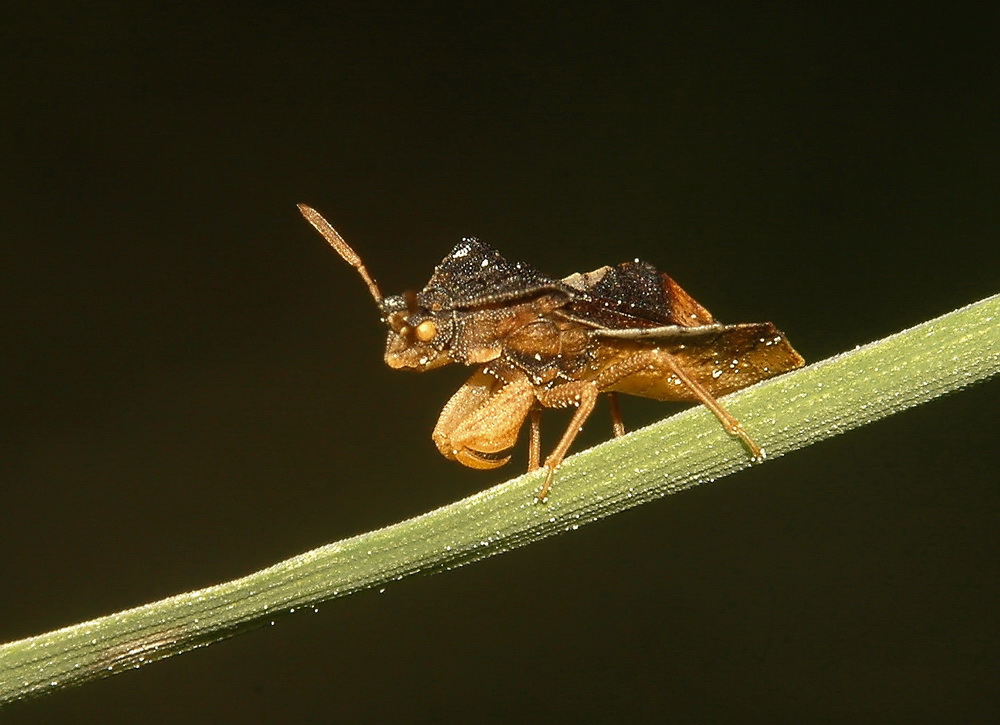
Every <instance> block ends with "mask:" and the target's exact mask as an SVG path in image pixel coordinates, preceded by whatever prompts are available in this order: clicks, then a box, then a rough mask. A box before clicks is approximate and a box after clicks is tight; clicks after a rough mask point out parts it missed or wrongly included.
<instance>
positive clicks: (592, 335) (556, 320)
mask: <svg viewBox="0 0 1000 725" xmlns="http://www.w3.org/2000/svg"><path fill="white" fill-rule="evenodd" d="M299 210H300V211H301V212H302V215H303V216H304V217H305V218H306V219H307V220H308V221H309V222H310V223H311V224H312V225H313V226H314V227H315V228H316V230H317V231H319V233H320V234H321V235H323V237H324V238H325V239H326V241H327V242H329V244H330V246H332V247H333V248H334V249H335V250H336V251H337V253H338V254H340V256H341V257H343V258H344V260H345V261H346V262H347V263H348V264H350V265H351V266H353V267H354V268H355V269H356V270H357V271H358V273H359V274H360V275H361V278H362V279H363V280H364V281H365V284H367V285H368V291H369V292H370V293H371V295H372V297H373V298H374V299H375V303H376V304H377V305H378V307H379V311H380V313H381V316H382V321H383V322H384V323H385V324H386V325H387V326H388V328H389V334H388V339H387V340H386V348H385V361H386V363H387V364H388V365H389V367H391V368H405V369H410V370H419V371H424V370H432V369H434V368H438V367H441V366H442V365H447V364H449V363H461V364H464V365H476V366H479V367H478V369H477V370H476V372H474V373H473V374H472V377H470V378H469V379H468V381H467V382H466V383H465V384H464V385H463V386H462V387H461V388H459V390H458V392H456V393H455V394H454V395H453V396H452V398H451V400H449V401H448V403H447V404H446V405H445V406H444V410H443V411H442V412H441V416H440V418H439V419H438V421H437V425H436V426H435V427H434V432H433V433H432V438H433V440H434V443H435V444H436V445H437V448H438V450H439V451H440V452H441V454H442V455H444V456H445V458H448V459H451V460H455V461H458V462H459V463H462V464H464V465H466V466H469V467H471V468H478V469H490V468H497V467H499V466H502V465H504V464H505V463H507V462H508V461H509V460H510V457H511V449H512V448H513V446H514V444H515V442H516V440H517V436H518V433H519V431H520V430H521V428H522V427H523V426H524V423H525V421H526V420H528V421H529V422H530V433H529V446H528V451H529V452H528V470H529V471H533V470H536V469H538V468H540V467H541V466H542V465H544V467H545V468H547V469H548V473H547V475H546V478H545V481H544V483H543V484H542V487H541V489H540V490H539V491H538V494H537V495H538V498H539V499H540V500H545V499H546V497H547V496H548V493H549V490H550V488H551V486H552V479H553V474H554V472H555V470H556V468H558V467H559V464H560V463H561V462H562V460H563V458H564V457H565V456H566V453H567V451H568V450H569V448H570V446H571V445H572V443H573V439H574V438H576V435H577V433H579V431H580V429H581V428H582V426H583V423H584V421H586V420H587V418H588V417H589V416H590V414H591V412H592V411H593V409H594V404H595V403H596V402H597V399H598V396H599V395H600V394H601V393H606V394H607V395H608V398H609V401H610V409H611V420H612V427H613V430H614V434H615V435H616V436H621V435H624V433H625V426H624V424H623V423H622V417H621V411H620V408H619V405H618V399H617V394H618V393H627V394H629V395H637V396H642V397H646V398H653V399H656V400H676V401H690V402H699V403H702V404H703V405H705V406H706V407H707V408H708V409H709V410H710V411H711V412H712V413H714V414H715V416H716V417H717V418H718V419H719V421H720V422H721V423H722V425H723V426H724V427H725V429H726V430H727V431H729V433H730V434H732V435H734V436H736V437H738V438H739V439H740V440H742V441H743V444H744V445H745V446H746V448H747V449H748V450H749V452H750V454H751V455H752V456H753V458H754V459H756V460H759V459H761V458H763V455H764V454H763V451H762V450H761V448H760V446H758V445H757V444H756V443H755V442H754V441H753V439H752V438H751V437H750V436H749V435H748V434H747V433H746V432H745V431H744V430H743V428H742V427H741V426H740V424H739V422H738V421H737V420H736V419H735V418H734V417H733V416H732V415H731V414H730V413H729V412H728V411H727V410H726V409H725V408H723V407H722V405H721V404H720V403H719V402H718V401H717V400H716V397H718V396H721V395H725V394H726V393H731V392H733V391H735V390H739V389H740V388H745V387H747V386H748V385H752V384H753V383H756V382H758V381H760V380H764V379H766V378H770V377H772V376H774V375H778V374H779V373H783V372H786V371H788V370H793V369H795V368H798V367H800V366H801V365H802V364H803V360H802V357H801V356H800V355H799V354H798V353H797V352H796V351H795V350H794V349H793V348H792V346H791V345H790V344H789V342H788V340H787V339H786V338H785V336H784V334H783V333H782V332H780V331H779V330H777V329H776V328H775V326H774V325H773V324H772V323H770V322H759V323H747V324H737V325H723V324H721V323H719V322H716V320H715V318H713V317H712V315H711V314H710V313H709V312H708V310H706V309H705V308H704V307H702V306H701V305H700V304H698V303H697V302H695V300H694V299H693V298H692V297H691V296H690V295H689V294H687V293H686V292H685V291H684V290H683V289H681V287H680V286H679V285H678V284H677V283H676V282H674V281H673V279H671V278H670V277H669V276H667V275H666V274H664V273H663V272H659V271H657V270H656V268H655V267H653V266H652V265H651V264H648V263H645V262H640V261H638V260H636V261H634V262H624V263H622V264H619V265H617V266H615V267H601V268H600V269H596V270H594V271H593V272H587V273H582V274H571V275H570V276H568V277H565V278H563V279H554V278H551V277H548V276H546V275H544V274H542V273H541V272H538V271H537V270H535V269H533V268H532V267H530V266H528V265H527V264H524V263H523V262H511V261H509V260H507V259H505V258H504V257H503V256H502V255H501V254H500V253H499V252H498V251H496V250H495V249H493V248H492V247H490V246H488V245H487V244H484V243H483V242H481V241H479V240H478V239H475V238H466V239H463V240H462V241H461V242H460V243H459V244H458V245H456V246H455V248H454V249H452V250H451V252H449V253H448V255H447V256H446V257H445V258H444V259H443V260H442V261H441V263H440V264H439V265H438V266H437V267H436V268H435V270H434V274H433V276H432V277H431V279H430V281H429V282H428V283H427V285H426V286H425V287H424V288H423V290H421V291H420V292H406V293H405V294H402V295H395V296H392V297H385V296H383V294H382V292H381V290H380V289H379V287H378V284H376V282H375V280H374V279H373V278H372V276H371V275H370V274H369V273H368V270H367V269H366V268H365V266H364V264H363V263H362V262H361V258H360V257H359V256H358V255H357V254H356V253H355V252H354V250H353V249H351V248H350V247H349V246H348V245H347V243H346V242H345V241H344V240H343V238H342V237H341V236H340V235H339V234H338V233H337V232H336V230H335V229H334V228H333V227H332V226H330V224H329V222H327V221H326V219H324V218H323V217H322V216H321V215H320V214H319V213H318V212H317V211H315V210H314V209H312V208H310V207H308V206H306V205H304V204H300V205H299ZM543 408H575V409H576V410H575V411H574V413H573V416H572V419H571V420H570V423H569V426H568V427H567V428H566V430H565V432H564V433H563V435H562V438H561V439H560V440H559V442H558V444H557V445H556V447H555V448H554V449H553V450H552V452H551V453H550V454H549V455H548V457H547V458H546V459H545V462H544V464H542V463H541V436H540V421H541V411H542V409H543Z"/></svg>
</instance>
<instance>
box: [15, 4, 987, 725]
mask: <svg viewBox="0 0 1000 725" xmlns="http://www.w3.org/2000/svg"><path fill="white" fill-rule="evenodd" d="M691 5H694V4H690V3H684V4H680V3H676V4H667V5H662V6H661V7H660V8H659V9H657V10H650V9H640V7H641V6H638V5H636V6H632V5H627V4H625V5H623V4H611V3H608V4H597V3H559V4H553V3H508V4H502V6H500V7H487V6H486V5H485V4H482V3H468V4H464V5H462V4H459V5H445V4H437V3H436V4H422V3H361V2H359V3H343V2H341V3H337V2H333V3H315V4H313V3H297V4H278V3H275V4H274V5H273V6H269V5H268V4H266V3H258V4H256V5H250V4H246V5H242V6H241V5H237V4H232V6H231V7H230V8H229V9H222V8H221V7H218V6H211V5H209V6H203V5H195V4H192V5H190V6H185V5H183V4H181V5H178V4H173V3H171V4H153V3H144V2H131V3H88V4H80V3H44V4H39V3H17V4H7V5H6V6H5V13H4V14H5V16H6V19H5V21H4V23H3V26H2V28H0V40H2V50H0V53H2V58H3V60H2V63H3V66H4V67H3V68H0V71H2V72H0V92H2V98H3V113H2V114H0V153H2V169H3V171H2V173H0V184H2V190H0V191H2V200H3V201H2V204H0V244H2V246H0V252H2V264H0V303H2V309H3V311H4V312H3V325H2V328H0V331H2V340H0V344H2V352H3V359H2V363H0V372H2V381H3V383H2V384H3V399H2V403H0V406H2V408H0V409H2V413H3V415H2V426H3V428H2V435H0V466H2V470H3V477H2V484H0V485H2V487H3V488H2V501H3V504H2V509H0V530H2V531H3V536H2V546H0V555H2V560H0V581H2V584H0V588H2V594H0V640H9V639H14V638H20V637H24V636H28V635H32V634H36V633H39V632H42V631H45V630H48V629H51V628H54V627H57V626H62V625H67V624H72V623H75V622H78V621H81V620H83V619H86V618H91V617H95V616H98V615H102V614H106V613H109V612H112V611H116V610H119V609H122V608H125V607H129V606H133V605H137V604H141V603H144V602H147V601H152V600H155V599H159V598H162V597H165V596H168V595H170V594H175V593H178V592H181V591H185V590H189V589H193V588H197V587H201V586H205V585H208V584H212V583H216V582H220V581H224V580H227V579H231V578H234V577H236V576H239V575H242V574H245V573H248V572H250V571H253V570H256V569H258V568H261V567H263V566H265V565H268V564H271V563H274V562H276V561H278V560H280V559H283V558H285V557H288V556H290V555H293V554H296V553H299V552H301V551H304V550H306V549H309V548H312V547H315V546H318V545H320V544H323V543H326V542H330V541H333V540H336V539H338V538H342V537H344V536H348V535H353V534H356V533H360V532H363V531H366V530H369V529H372V528H374V527H378V526H382V525H385V524H389V523H392V522H395V521H398V520H400V519H402V518H406V517H409V516H411V515H415V514H418V513H421V512H424V511H426V510H428V509H430V508H432V507H436V506H438V505H441V504H444V503H447V502H449V501H452V500H454V499H457V498H459V497H461V496H464V495H467V494H470V493H472V492H474V491H476V490H479V489H481V488H485V487H486V486H488V485H490V484H492V483H495V482H498V481H502V480H505V479H506V478H507V477H509V476H510V475H512V474H513V473H515V472H516V471H517V469H519V468H520V467H521V466H522V465H523V460H522V459H521V458H519V459H516V463H515V464H514V465H513V466H512V467H511V468H509V469H506V470H500V471H495V472H492V473H482V472H476V471H472V470H468V469H464V468H462V467H460V466H458V465H456V464H453V463H449V462H448V461H445V460H444V459H443V458H441V457H440V456H439V455H438V454H437V452H436V450H435V448H434V446H433V445H432V443H431V442H430V439H429V435H430V431H431V428H432V426H433V424H434V420H435V418H436V416H437V414H438V412H439V410H440V408H441V406H442V405H443V403H444V401H445V400H446V399H447V397H448V396H449V395H450V394H451V393H452V391H453V390H454V389H455V388H456V387H457V386H458V385H459V384H460V383H461V381H462V380H463V379H464V377H465V376H466V375H467V374H468V373H467V371H465V370H459V369H446V370H441V371H437V372H435V373H432V374H428V375H425V376H416V375H411V374H404V373H397V372H393V371H390V370H389V369H387V368H385V367H384V366H383V365H382V363H381V348H382V339H383V332H382V329H381V328H380V326H379V324H378V320H377V317H376V314H375V310H374V307H373V305H372V303H371V300H370V299H369V298H368V297H367V295H366V292H365V290H364V287H363V285H362V284H361V283H360V281H359V280H358V279H357V276H356V275H355V273H354V272H353V271H351V270H350V268H348V267H347V266H346V265H345V264H344V263H343V262H341V261H340V260H339V259H338V258H337V257H336V256H335V255H333V254H332V253H331V251H330V250H329V249H328V248H327V246H326V245H325V244H324V243H323V241H322V240H321V239H320V238H319V237H318V236H317V235H316V234H315V233H314V232H313V231H312V229H311V228H309V227H308V226H307V225H306V224H305V222H304V221H303V220H302V219H301V218H300V217H299V215H298V213H297V211H296V209H295V206H294V204H295V202H299V201H305V202H308V203H310V204H312V205H314V206H316V207H317V208H318V209H319V210H321V211H322V212H323V213H324V214H326V215H327V217H328V218H329V219H330V220H331V221H332V222H333V223H334V224H335V225H336V226H337V227H338V229H339V230H340V231H341V232H342V233H343V235H344V236H345V237H346V238H347V239H348V240H349V241H350V242H351V244H352V245H354V246H355V248H356V249H357V250H358V251H359V252H360V253H361V255H362V256H363V257H364V259H365V260H366V261H367V263H368V264H369V266H370V268H371V270H372V271H373V274H374V275H375V276H376V278H377V279H378V280H379V281H380V282H381V283H382V286H383V288H384V289H385V290H386V291H387V292H398V291H401V290H403V289H405V288H407V287H415V286H420V285H422V284H423V282H424V281H425V280H426V279H427V277H428V276H429V274H430V272H431V269H432V268H433V265H434V264H435V263H436V262H437V261H438V260H439V259H440V258H441V256H443V254H444V253H445V252H446V251H447V250H448V249H449V248H450V247H451V246H452V245H453V244H454V243H455V242H456V241H457V240H458V239H459V238H460V237H462V236H464V235H471V234H475V235H478V236H480V237H481V238H483V239H484V240H486V241H489V242H492V243H493V244H495V245H496V246H498V247H499V248H501V249H502V250H503V251H504V252H505V253H506V254H508V255H509V256H510V257H511V258H513V259H523V260H525V261H528V262H530V263H532V264H534V265H535V266H537V267H538V268H540V269H542V270H544V271H546V272H549V273H552V274H555V275H564V274H568V273H570V272H573V271H583V270H590V269H593V268H595V267H598V266H600V265H602V264H607V263H614V262H618V261H622V260H625V259H631V258H633V257H636V256H638V257H642V258H644V259H648V260H650V261H652V262H654V263H656V264H657V265H658V266H660V267H661V268H663V269H666V270H668V271H669V272H670V273H671V274H672V275H673V276H674V277H675V278H676V279H678V280H679V281H680V282H681V284H683V285H684V286H685V287H686V288H687V289H688V291H690V292H691V293H692V294H693V295H694V296H695V297H696V298H697V299H698V300H700V301H701V302H703V303H704V304H705V305H706V306H707V307H709V309H711V310H712V311H713V312H714V313H715V314H716V316H718V317H719V318H720V319H722V320H725V321H732V322H737V321H759V320H774V321H775V322H776V323H777V324H778V325H779V326H780V327H781V328H783V329H784V330H785V331H786V332H787V333H788V334H789V336H790V337H791V339H792V340H793V342H794V343H795V345H796V346H797V347H798V349H799V350H800V351H801V352H802V353H803V355H805V357H806V358H807V359H808V360H810V361H813V360H818V359H822V358H824V357H827V356H829V355H831V354H834V353H837V352H841V351H844V350H847V349H850V348H852V347H853V346H855V345H857V344H861V343H865V342H868V341H870V340H873V339H876V338H879V337H882V336H885V335H887V334H890V333H893V332H896V331H898V330H900V329H902V328H904V327H908V326H910V325H913V324H916V323H919V322H921V321H923V320H925V319H928V318H930V317H933V316H936V315H939V314H943V313H945V312H948V311H950V310H952V309H954V308H956V307H959V306H962V305H965V304H967V303H970V302H973V301H975V300H977V299H980V298H982V297H984V296H987V295H989V294H992V293H995V292H997V269H998V264H997V263H998V254H997V252H996V248H997V247H996V245H997V236H996V230H997V228H998V212H997V209H998V204H997V198H998V193H1000V172H998V168H1000V154H998V152H1000V142H998V139H1000V122H998V114H997V106H996V102H997V97H998V91H1000V83H998V71H1000V63H998V60H997V58H998V56H997V52H996V49H997V47H998V41H1000V37H998V33H997V20H998V18H997V17H996V14H995V11H993V13H994V14H992V15H986V14H982V15H979V14H962V13H960V12H959V11H956V10H947V11H937V12H934V11H926V10H921V9H919V7H918V6H912V5H911V6H907V7H906V10H905V12H903V13H896V12H890V11H888V10H886V11H884V12H880V11H873V10H870V9H869V10H863V11H861V10H858V9H857V8H855V9H852V10H847V9H844V10H843V11H831V12H822V11H817V10H794V11H781V12H778V11H775V10H773V9H762V8H754V9H750V8H743V9H741V10H734V9H733V8H731V7H729V6H728V5H721V6H713V5H702V4H697V5H698V7H696V8H692V7H690V6H691ZM627 402H629V403H630V404H629V405H628V406H626V416H627V418H628V420H629V421H631V422H632V423H633V425H634V424H635V423H637V422H640V421H643V422H645V421H650V420H652V419H655V418H656V417H658V416H660V415H662V414H663V413H664V412H666V411H667V410H669V409H668V408H666V407H664V406H659V405H653V406H648V405H643V404H642V403H641V402H639V403H635V402H632V401H627ZM998 403H1000V397H998V386H997V384H996V382H991V383H987V384H985V385H982V386H980V387H979V388H977V389H975V390H971V391H967V392H963V393H960V394H957V395H953V396H950V397H948V398H946V399H943V400H939V401H935V402H933V403H930V404H928V405H926V406H922V407H921V408H919V409H916V410H913V411H910V412H907V413H905V414H903V415H900V416H898V417H896V418H893V419H890V420H887V421H883V422H881V423H878V424H876V425H872V426H869V427H866V428H864V429H862V430H859V431H855V432H853V433H851V434H848V435H845V436H842V437H839V438H837V439H834V440H831V441H828V442H825V443H823V444H820V445H816V446H813V447H811V448H809V449H808V450H804V451H801V452H798V453H795V454H794V455H791V456H788V457H786V458H784V459H781V460H777V461H774V462H772V463H771V464H769V465H766V466H760V467H756V468H754V469H753V470H750V471H747V472H744V473H742V474H740V475H738V476H735V477H732V478H728V479H725V480H723V481H720V482H718V483H716V484H713V485H706V486H702V487H701V488H699V489H695V490H693V491H690V492H687V493H685V494H682V495H679V496H676V497H672V498H669V499H667V500H664V501H660V502H657V503H654V504H651V505H647V506H644V507H641V508H640V509H639V510H635V511H632V512H629V513H626V514H624V515H620V516H617V517H614V518H612V519H609V520H606V521H604V522H601V523H599V524H597V525H594V526H591V527H588V528H586V529H583V530H581V531H579V532H577V533H575V534H574V535H571V536H563V537H560V538H557V539H555V540H551V541H547V542H544V543H543V544H541V545H538V546H534V547H530V548H528V549H522V550H520V551H517V552H514V553H512V554H509V555H506V556H503V557H499V558H496V559H492V560H489V561H486V562H484V563H481V564H478V565H475V566H471V567H467V568H464V569H462V570H460V571H456V572H452V573H449V574H447V575H444V576H437V577H429V578H418V579H412V580H407V581H404V582H401V583H399V584H398V585H396V586H393V587H390V588H389V589H388V591H386V592H385V593H384V594H382V595H377V594H375V593H367V594H362V595H359V596H356V597H353V598H350V599H347V600H340V601H337V602H333V603H329V604H327V605H325V606H322V607H321V608H320V611H319V614H317V615H308V616H302V617H295V618H292V619H290V620H286V621H284V622H282V623H281V624H280V625H279V626H276V627H274V628H270V629H268V630H264V631H258V632H254V633H252V634H249V635H246V636H243V637H240V638H237V639H235V640H232V641H229V642H226V643H223V644H220V645H218V646H214V647H211V648H209V649H207V650H203V651H199V652H194V653H191V654H188V655H185V656H182V657H177V658H174V659H171V660H168V661H166V662H162V663H159V664H156V665H154V666H151V667H148V668H146V669H144V670H141V671H138V672H133V673H129V674H125V675H121V676H118V677H114V678H112V679H109V680H105V681H103V682H101V683H97V684H93V685H89V686H86V687H83V688H79V689H76V690H72V691H68V692H64V693H61V694H58V695H56V696H54V697H50V698H48V699H44V700H39V701H35V702H33V703H29V704H27V705H23V706H19V707H18V708H16V709H15V710H14V711H12V712H11V713H9V715H10V717H12V718H14V720H16V721H20V722H39V723H41V722H82V721H100V722H106V723H114V722H136V721H142V722H150V723H151V722H164V723H166V722H178V721H184V722H227V721H235V720H237V719H239V720H240V721H242V722H275V721H278V720H283V721H298V722H310V721H317V722H328V721H330V722H332V721H345V720H346V721H374V720H379V719H394V720H397V721H410V722H468V721H485V722H491V721H503V720H509V719H515V718H516V719H518V720H524V721H532V720H538V721H542V720H545V721H552V720H556V719H560V720H570V719H572V720H576V721H610V720H620V721H627V720H640V721H642V720H654V719H659V720H663V719H666V720H671V721H677V722H692V721H709V722H710V721H729V722H734V721H736V722H803V721H811V722H817V721H841V720H846V719H851V720H856V721H857V720H861V721H865V720H879V721H907V722H919V721H925V722H946V721H957V720H969V719H977V718H982V719H990V717H991V716H993V717H996V716H997V714H998V710H1000V707H998V694H997V689H996V687H995V684H996V672H997V666H998V664H1000V657H998V651H997V624H998V616H997V607H996V601H997V596H998V594H1000V587H998V577H997V572H998V570H997V565H996V543H995V532H996V527H997V524H998V521H1000V506H998V502H1000V497H998V491H997V486H996V483H997V480H996V479H997V476H996V464H997V454H996V449H995V446H996V423H995V417H996V410H997V407H998ZM595 421H596V422H594V423H592V424H591V426H590V427H589V428H588V431H586V434H587V438H586V441H585V443H593V442H594V441H597V440H601V439H602V438H604V437H606V436H607V433H608V426H607V423H606V421H605V420H604V414H603V411H601V412H599V414H598V417H597V418H596V419H595ZM546 430H548V431H550V434H549V435H550V436H551V435H553V434H552V433H551V431H553V430H555V424H553V425H552V426H550V427H548V428H546ZM549 440H551V438H550V439H549ZM520 455H521V456H522V457H523V452H522V453H521V454H520Z"/></svg>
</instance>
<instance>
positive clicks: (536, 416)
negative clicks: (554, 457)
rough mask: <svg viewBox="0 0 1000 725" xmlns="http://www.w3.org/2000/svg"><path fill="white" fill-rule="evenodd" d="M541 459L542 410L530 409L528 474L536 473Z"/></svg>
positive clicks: (534, 407)
mask: <svg viewBox="0 0 1000 725" xmlns="http://www.w3.org/2000/svg"><path fill="white" fill-rule="evenodd" d="M541 458H542V409H541V408H539V407H538V405H534V406H532V408H531V433H530V435H529V438H528V472H529V473H530V472H531V471H537V470H538V468H539V461H540V460H541Z"/></svg>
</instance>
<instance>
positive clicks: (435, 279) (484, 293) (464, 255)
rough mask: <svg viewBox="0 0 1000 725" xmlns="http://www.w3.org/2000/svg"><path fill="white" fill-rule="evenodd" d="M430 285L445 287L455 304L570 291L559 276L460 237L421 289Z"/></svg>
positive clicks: (472, 304)
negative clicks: (554, 277)
mask: <svg viewBox="0 0 1000 725" xmlns="http://www.w3.org/2000/svg"><path fill="white" fill-rule="evenodd" d="M432 288H440V289H443V290H445V291H446V292H447V293H448V295H449V297H450V298H451V301H452V305H453V306H454V307H456V308H460V307H478V306H480V305H488V304H496V303H498V302H507V301H510V300H514V299H524V298H526V297H532V296H534V295H537V294H539V293H541V292H548V291H560V292H565V293H566V294H567V295H572V294H574V290H572V289H571V288H569V287H567V286H566V285H565V284H563V283H562V282H560V281H559V280H555V279H552V278H551V277H546V276H545V275H544V274H542V273H541V272H539V271H538V270H536V269H535V268H533V267H531V266H529V265H527V264H525V263H524V262H511V261H509V260H507V259H505V258H504V256H503V255H502V254H500V252H498V251H497V250H495V249H494V248H493V247H491V246H489V245H488V244H484V243H483V242H481V241H479V240H478V239H475V238H468V239H463V240H462V241H461V242H460V243H459V244H457V245H455V248H454V249H452V250H451V252H449V253H448V256H446V257H445V258H444V259H443V260H441V264H439V265H438V266H437V267H436V268H435V269H434V274H433V276H432V277H431V279H430V281H429V282H428V283H427V287H426V288H425V290H430V289H432Z"/></svg>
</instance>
